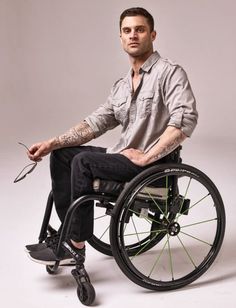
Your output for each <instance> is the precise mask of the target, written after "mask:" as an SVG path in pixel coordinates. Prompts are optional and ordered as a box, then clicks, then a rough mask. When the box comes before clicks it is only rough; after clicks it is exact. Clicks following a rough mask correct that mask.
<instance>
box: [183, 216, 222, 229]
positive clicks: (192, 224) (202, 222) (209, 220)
mask: <svg viewBox="0 0 236 308" xmlns="http://www.w3.org/2000/svg"><path fill="white" fill-rule="evenodd" d="M214 220H217V218H212V219H207V220H203V221H199V222H194V223H191V224H189V225H185V226H181V229H183V228H187V227H192V226H195V225H200V224H204V223H207V222H211V221H214Z"/></svg>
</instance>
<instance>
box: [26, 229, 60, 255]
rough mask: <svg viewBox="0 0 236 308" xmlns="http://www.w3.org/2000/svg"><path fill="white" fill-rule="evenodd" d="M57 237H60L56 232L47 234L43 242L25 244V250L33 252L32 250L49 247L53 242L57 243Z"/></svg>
mask: <svg viewBox="0 0 236 308" xmlns="http://www.w3.org/2000/svg"><path fill="white" fill-rule="evenodd" d="M59 237H60V235H59V234H58V233H56V234H53V235H52V236H48V237H47V238H46V239H45V242H43V243H38V244H30V245H26V246H25V251H26V252H27V253H29V252H34V251H40V250H43V249H45V248H47V247H51V246H53V245H54V244H56V245H57V244H58V242H59Z"/></svg>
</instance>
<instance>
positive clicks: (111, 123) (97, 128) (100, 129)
mask: <svg viewBox="0 0 236 308" xmlns="http://www.w3.org/2000/svg"><path fill="white" fill-rule="evenodd" d="M84 120H85V121H86V122H87V123H88V125H89V126H90V127H91V128H92V130H93V132H94V135H95V137H99V136H101V135H102V134H104V133H105V132H106V131H107V130H110V129H113V128H115V127H116V126H118V125H119V122H118V121H117V120H116V119H115V116H114V110H113V107H112V93H111V94H110V96H109V97H108V99H107V101H106V103H105V104H102V105H101V106H99V107H98V109H97V110H96V111H94V112H93V113H92V114H91V115H89V116H88V117H86V118H85V119H84Z"/></svg>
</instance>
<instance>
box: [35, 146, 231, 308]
mask: <svg viewBox="0 0 236 308" xmlns="http://www.w3.org/2000/svg"><path fill="white" fill-rule="evenodd" d="M180 150H181V147H179V148H177V149H176V150H174V151H173V152H172V153H171V154H169V160H168V161H169V162H167V163H164V164H160V165H155V166H151V167H149V168H147V169H146V170H144V171H143V172H141V173H140V174H138V175H137V176H136V177H135V178H134V179H133V180H131V181H130V182H129V183H118V182H113V181H104V180H102V179H95V180H94V194H91V195H85V196H82V197H80V198H78V199H77V200H76V201H74V202H73V203H72V204H71V205H70V207H69V209H68V211H67V215H66V217H65V220H64V223H63V225H62V229H61V232H60V239H59V243H58V246H57V252H56V256H57V260H56V262H55V264H54V265H53V266H46V269H47V271H48V273H49V274H55V273H56V272H57V269H58V267H59V266H60V259H61V258H62V256H63V253H64V252H63V249H62V243H63V241H64V240H65V239H66V238H67V235H68V233H69V230H70V225H71V221H72V218H73V215H74V213H75V211H76V209H77V208H78V207H79V206H81V205H82V204H83V203H84V202H87V201H89V200H93V201H94V211H95V215H94V235H93V237H92V238H91V239H90V240H88V242H89V244H90V245H91V246H92V247H94V248H95V249H96V250H98V251H99V252H101V253H103V254H105V255H108V256H113V257H114V259H115V261H116V262H117V265H118V266H119V268H120V269H121V271H122V272H123V273H124V274H125V275H126V276H127V277H128V278H129V279H130V280H131V281H133V282H134V283H135V284H137V285H139V286H141V287H143V288H146V289H150V290H154V291H168V290H174V289H178V288H181V287H184V286H186V285H188V284H190V283H192V282H193V281H195V280H196V279H198V278H199V277H200V276H201V275H202V274H204V273H205V272H206V271H207V269H208V268H209V267H210V265H211V264H212V263H213V261H214V260H215V258H216V256H217V254H218V252H219V250H220V248H221V245H222V242H223V238H224V233H225V210H224V204H223V201H222V198H221V196H220V193H219V191H218V189H217V188H216V186H215V185H214V183H213V182H212V181H211V180H210V179H209V177H207V175H205V174H204V173H203V172H202V171H200V170H198V169H197V168H195V167H192V166H189V165H186V164H183V163H182V159H181V157H180ZM52 208H53V195H52V192H50V194H49V196H48V201H47V205H46V210H45V213H44V219H43V222H42V226H41V230H40V234H39V242H43V241H44V240H45V238H46V237H47V236H48V235H51V234H53V233H55V232H57V231H56V230H55V229H53V227H52V226H51V225H50V223H49V222H50V216H51V212H52ZM101 226H102V227H103V228H104V229H103V230H101ZM72 275H73V277H74V278H75V280H76V282H77V285H78V287H77V295H78V298H79V300H80V301H81V302H82V303H83V304H85V305H88V306H89V305H91V304H92V303H93V302H94V299H95V290H94V288H93V286H92V284H91V282H90V279H89V276H88V274H87V272H86V271H85V269H84V268H81V267H78V266H76V268H75V269H73V270H72Z"/></svg>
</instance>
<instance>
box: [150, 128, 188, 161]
mask: <svg viewBox="0 0 236 308" xmlns="http://www.w3.org/2000/svg"><path fill="white" fill-rule="evenodd" d="M185 138H186V135H185V134H184V133H183V132H182V131H181V130H180V129H179V128H175V127H172V126H168V127H167V129H166V130H165V131H164V133H163V134H162V135H161V137H160V139H159V141H158V143H157V144H156V145H154V146H153V148H151V149H150V150H149V151H148V152H147V153H146V154H145V157H146V161H147V164H150V163H153V162H155V161H157V160H159V159H161V158H162V157H164V156H166V155H168V154H169V153H171V152H172V151H173V150H174V149H176V148H177V147H178V146H179V145H180V144H181V143H182V142H183V141H184V140H185Z"/></svg>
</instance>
